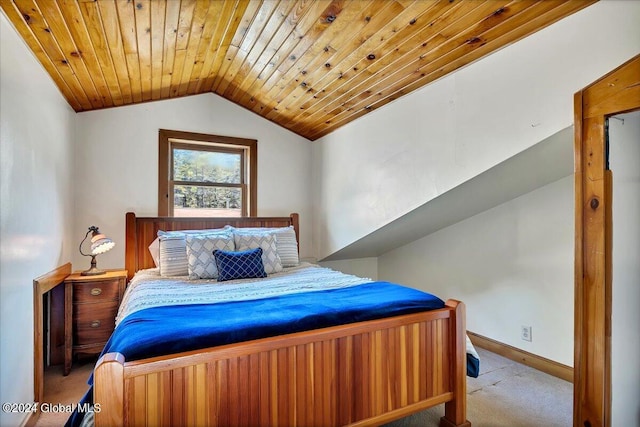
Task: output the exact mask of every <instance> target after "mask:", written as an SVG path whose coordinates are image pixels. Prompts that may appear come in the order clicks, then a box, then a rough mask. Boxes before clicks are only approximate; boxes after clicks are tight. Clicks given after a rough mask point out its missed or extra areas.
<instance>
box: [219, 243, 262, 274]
mask: <svg viewBox="0 0 640 427" xmlns="http://www.w3.org/2000/svg"><path fill="white" fill-rule="evenodd" d="M262 255H263V254H262V248H255V249H249V250H247V251H240V252H227V251H221V250H219V249H216V250H215V251H213V256H214V258H215V260H216V264H217V265H218V281H219V282H224V281H225V280H233V279H251V278H261V277H267V273H266V272H265V271H264V265H263V264H262Z"/></svg>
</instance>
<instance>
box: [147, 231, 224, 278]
mask: <svg viewBox="0 0 640 427" xmlns="http://www.w3.org/2000/svg"><path fill="white" fill-rule="evenodd" d="M187 234H207V235H215V234H218V235H219V234H223V235H228V234H229V232H228V231H227V230H224V229H211V230H186V231H158V238H159V239H160V257H159V259H160V275H161V276H165V277H172V276H187V275H188V274H189V263H188V260H187V241H186V236H187Z"/></svg>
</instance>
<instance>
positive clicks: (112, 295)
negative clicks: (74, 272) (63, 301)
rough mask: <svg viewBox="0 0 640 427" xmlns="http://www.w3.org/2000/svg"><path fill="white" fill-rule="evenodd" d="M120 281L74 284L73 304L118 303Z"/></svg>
mask: <svg viewBox="0 0 640 427" xmlns="http://www.w3.org/2000/svg"><path fill="white" fill-rule="evenodd" d="M119 284H120V281H119V280H118V279H114V280H108V281H102V282H94V283H85V284H83V283H74V285H73V303H74V304H76V303H79V304H85V303H94V302H103V301H117V300H118V295H119V290H120V289H119Z"/></svg>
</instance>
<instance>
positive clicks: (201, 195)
mask: <svg viewBox="0 0 640 427" xmlns="http://www.w3.org/2000/svg"><path fill="white" fill-rule="evenodd" d="M241 206H242V189H240V188H223V187H199V186H195V185H176V186H175V187H174V192H173V215H174V216H188V217H194V216H242V209H241Z"/></svg>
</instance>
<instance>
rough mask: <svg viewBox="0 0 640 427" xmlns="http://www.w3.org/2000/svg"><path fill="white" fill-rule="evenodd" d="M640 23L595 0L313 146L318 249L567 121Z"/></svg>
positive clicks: (624, 56)
mask: <svg viewBox="0 0 640 427" xmlns="http://www.w3.org/2000/svg"><path fill="white" fill-rule="evenodd" d="M639 19H640V2H633V1H602V2H598V3H596V4H594V5H592V6H590V7H588V8H586V9H583V10H582V11H580V12H578V13H576V14H574V15H572V16H570V17H568V18H565V19H564V20H562V21H560V22H557V23H556V24H554V25H552V26H550V27H548V28H546V29H544V30H542V31H540V32H538V33H536V34H534V35H532V36H530V37H528V38H526V39H524V40H521V41H519V42H517V43H515V44H513V45H511V46H509V47H507V48H505V49H503V50H501V51H499V52H496V53H494V54H492V55H491V56H489V57H487V58H485V59H482V60H480V61H478V62H476V63H474V64H471V65H470V66H468V67H466V68H464V69H462V70H460V71H458V72H456V73H454V74H452V75H450V76H448V77H445V78H443V79H441V80H439V81H437V82H435V83H433V84H431V85H428V86H426V87H424V88H422V89H421V90H419V91H417V92H415V93H412V94H410V95H407V96H405V97H403V98H401V99H399V100H397V101H395V102H394V103H391V104H389V105H387V106H385V107H383V108H381V109H380V110H378V111H374V112H373V113H370V114H368V115H366V116H365V117H363V118H361V119H359V120H357V121H355V122H353V123H351V124H349V125H347V126H345V127H343V128H341V129H339V130H337V131H336V132H334V133H332V134H330V135H328V136H326V137H324V138H322V139H320V140H318V141H317V142H315V143H314V144H313V166H314V170H313V189H314V194H315V198H314V212H315V219H314V235H315V242H316V247H315V250H316V254H317V257H318V258H319V259H323V258H324V257H326V256H328V255H330V254H332V253H334V252H336V251H337V250H339V249H341V248H343V247H345V246H347V245H348V244H350V243H352V242H354V241H356V240H358V239H360V238H362V237H363V236H365V235H367V234H369V233H370V232H372V231H374V230H376V229H378V228H380V227H381V226H383V225H385V224H387V223H389V222H391V221H393V220H394V219H396V218H398V217H400V216H401V215H403V214H405V213H407V212H409V211H410V210H412V209H414V208H416V207H417V206H420V205H422V204H423V203H426V202H428V201H429V200H431V199H433V198H434V197H436V196H437V195H439V194H442V193H444V192H446V191H448V190H450V189H451V188H453V187H455V186H456V185H458V184H460V183H462V182H464V181H466V180H468V179H470V178H471V177H473V176H475V175H477V174H479V173H481V172H483V171H485V170H487V169H489V168H490V167H492V166H495V165H496V164H498V163H500V162H501V161H504V160H505V159H507V158H509V157H511V156H512V155H514V154H516V153H518V152H520V151H522V150H524V149H526V148H528V147H530V146H532V145H533V144H536V143H537V142H539V141H541V140H542V139H544V138H546V137H548V136H550V135H552V134H554V133H556V132H558V131H559V130H561V129H564V128H566V127H568V126H570V125H571V124H572V123H573V94H574V93H575V92H576V91H578V90H579V89H581V88H582V87H584V86H586V85H588V84H589V83H591V82H592V81H593V80H595V79H597V78H598V77H600V76H601V75H603V74H605V73H606V72H608V71H609V70H611V69H613V68H615V67H617V66H618V65H620V64H621V63H623V62H624V61H626V60H628V59H629V58H631V57H632V56H633V55H635V54H637V53H638V51H639V50H640V46H639V45H640V42H639V40H640V27H639V26H638V25H637V23H638V21H639ZM541 167H543V165H541Z"/></svg>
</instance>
